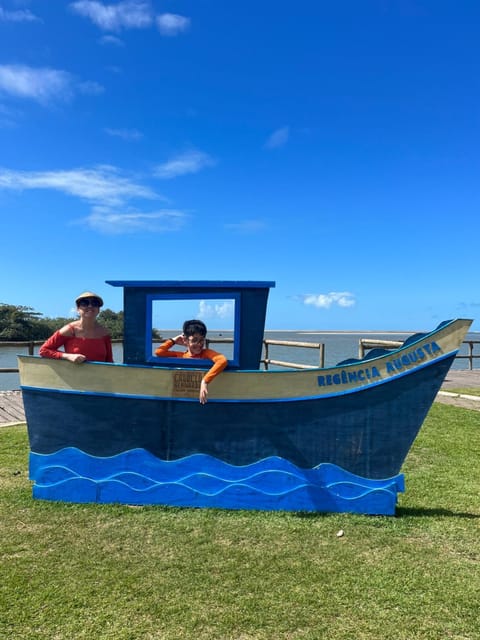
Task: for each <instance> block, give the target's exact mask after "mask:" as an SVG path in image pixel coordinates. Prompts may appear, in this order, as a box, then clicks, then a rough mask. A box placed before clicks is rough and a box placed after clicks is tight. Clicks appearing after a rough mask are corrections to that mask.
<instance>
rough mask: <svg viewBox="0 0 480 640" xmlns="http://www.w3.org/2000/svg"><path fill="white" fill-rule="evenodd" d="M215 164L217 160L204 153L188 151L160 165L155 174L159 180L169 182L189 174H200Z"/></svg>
mask: <svg viewBox="0 0 480 640" xmlns="http://www.w3.org/2000/svg"><path fill="white" fill-rule="evenodd" d="M214 164H215V160H214V159H213V158H212V157H210V156H209V155H208V154H207V153H203V151H187V152H186V153H181V154H179V155H177V156H175V157H173V158H171V159H170V160H168V161H167V162H165V163H164V164H161V165H159V166H158V167H156V169H155V171H154V173H155V175H156V176H157V177H158V178H163V179H166V180H168V179H170V178H176V177H177V176H183V175H185V174H188V173H198V172H199V171H201V170H202V169H205V168H206V167H211V166H213V165H214Z"/></svg>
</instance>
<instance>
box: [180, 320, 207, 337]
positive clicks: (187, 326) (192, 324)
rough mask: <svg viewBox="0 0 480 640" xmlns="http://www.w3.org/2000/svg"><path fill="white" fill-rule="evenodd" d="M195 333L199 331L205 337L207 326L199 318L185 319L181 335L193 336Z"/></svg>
mask: <svg viewBox="0 0 480 640" xmlns="http://www.w3.org/2000/svg"><path fill="white" fill-rule="evenodd" d="M195 333H199V334H200V335H201V336H203V337H205V336H206V335H207V327H206V326H205V323H203V322H202V321H201V320H185V322H184V323H183V335H185V336H193V335H194V334H195Z"/></svg>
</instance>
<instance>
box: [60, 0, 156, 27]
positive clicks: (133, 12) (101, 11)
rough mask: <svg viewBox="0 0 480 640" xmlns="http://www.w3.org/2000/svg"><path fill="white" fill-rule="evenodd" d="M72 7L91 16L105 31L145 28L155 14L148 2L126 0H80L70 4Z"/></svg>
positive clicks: (86, 16)
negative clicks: (109, 0)
mask: <svg viewBox="0 0 480 640" xmlns="http://www.w3.org/2000/svg"><path fill="white" fill-rule="evenodd" d="M70 7H71V9H72V10H73V11H74V12H75V13H78V14H79V15H81V16H83V17H84V18H89V19H90V20H91V21H92V22H93V23H94V24H95V25H96V26H97V27H99V28H100V29H103V30H104V31H121V30H122V29H144V28H145V27H149V26H150V25H151V24H152V20H153V16H152V11H151V8H150V4H149V3H148V2H143V1H142V0H124V1H123V2H118V3H117V4H104V3H103V2H98V1H97V0H78V1H77V2H72V3H71V4H70Z"/></svg>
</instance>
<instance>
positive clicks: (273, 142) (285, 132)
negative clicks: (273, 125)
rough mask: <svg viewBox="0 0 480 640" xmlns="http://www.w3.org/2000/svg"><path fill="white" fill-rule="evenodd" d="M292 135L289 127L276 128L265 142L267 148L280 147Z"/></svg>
mask: <svg viewBox="0 0 480 640" xmlns="http://www.w3.org/2000/svg"><path fill="white" fill-rule="evenodd" d="M289 136H290V129H289V127H281V128H280V129H276V130H275V131H274V132H273V133H272V135H271V136H270V137H269V138H268V140H267V141H266V143H265V148H266V149H278V148H279V147H283V145H285V144H286V143H287V142H288V138H289Z"/></svg>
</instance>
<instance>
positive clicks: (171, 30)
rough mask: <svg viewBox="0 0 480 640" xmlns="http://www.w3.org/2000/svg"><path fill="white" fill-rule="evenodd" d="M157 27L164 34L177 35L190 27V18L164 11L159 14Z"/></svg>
mask: <svg viewBox="0 0 480 640" xmlns="http://www.w3.org/2000/svg"><path fill="white" fill-rule="evenodd" d="M156 21H157V27H158V30H159V31H160V33H161V34H162V36H176V35H178V34H179V33H183V32H184V31H187V29H188V28H189V27H190V22H191V20H190V18H186V17H185V16H179V15H177V14H175V13H162V14H161V15H159V16H157V18H156Z"/></svg>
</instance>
